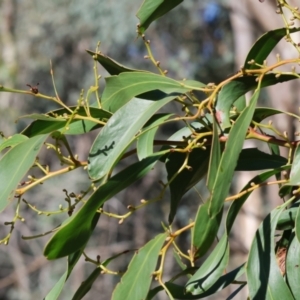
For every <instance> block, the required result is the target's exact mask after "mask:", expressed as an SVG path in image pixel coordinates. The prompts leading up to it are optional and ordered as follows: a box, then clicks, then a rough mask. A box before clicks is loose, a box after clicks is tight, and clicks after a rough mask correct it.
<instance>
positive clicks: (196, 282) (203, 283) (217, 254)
mask: <svg viewBox="0 0 300 300" xmlns="http://www.w3.org/2000/svg"><path fill="white" fill-rule="evenodd" d="M228 260H229V245H228V237H227V235H226V234H224V235H223V237H222V238H221V240H220V241H219V243H218V245H217V246H216V247H215V248H214V250H213V251H212V252H211V254H210V255H209V256H208V258H206V259H205V261H204V263H203V264H202V265H201V267H200V268H199V269H198V271H197V272H196V273H195V274H194V275H193V276H192V278H190V279H189V281H188V282H187V284H186V292H187V293H190V294H192V295H198V294H202V293H204V292H206V291H208V290H209V288H210V287H211V286H212V285H213V284H214V283H215V282H216V281H217V280H218V279H219V278H220V277H221V275H222V273H223V272H224V270H225V268H226V267H227V264H228Z"/></svg>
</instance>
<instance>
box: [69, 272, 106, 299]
mask: <svg viewBox="0 0 300 300" xmlns="http://www.w3.org/2000/svg"><path fill="white" fill-rule="evenodd" d="M100 273H101V269H100V268H98V267H97V268H96V269H95V270H94V271H93V272H92V273H91V274H90V275H89V277H88V278H87V279H86V280H85V281H83V282H82V283H81V285H80V287H79V288H78V290H77V291H76V293H75V295H74V296H73V298H72V300H80V299H82V298H83V297H84V296H85V295H86V294H87V293H88V292H89V290H90V289H91V287H92V285H93V283H94V282H95V281H96V279H97V278H98V276H99V275H100Z"/></svg>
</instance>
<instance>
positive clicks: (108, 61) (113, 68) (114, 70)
mask: <svg viewBox="0 0 300 300" xmlns="http://www.w3.org/2000/svg"><path fill="white" fill-rule="evenodd" d="M86 51H87V53H88V54H90V55H92V56H93V57H94V59H96V60H97V61H98V62H99V63H100V65H101V66H102V67H103V68H104V69H105V70H106V71H107V72H108V73H109V74H110V75H119V74H120V73H124V72H141V71H143V70H135V69H131V68H128V67H125V66H123V65H121V64H119V63H118V62H116V61H115V60H114V59H112V58H110V57H108V56H107V55H105V54H103V53H101V52H98V53H96V52H93V51H90V50H86ZM145 72H147V71H145Z"/></svg>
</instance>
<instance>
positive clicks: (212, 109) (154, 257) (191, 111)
mask: <svg viewBox="0 0 300 300" xmlns="http://www.w3.org/2000/svg"><path fill="white" fill-rule="evenodd" d="M181 2H182V0H176V1H175V0H174V1H160V0H146V1H145V2H144V3H143V5H142V6H141V8H140V10H139V11H138V13H137V16H138V18H139V19H140V24H139V25H138V27H137V34H138V37H139V38H140V39H141V40H142V41H143V42H144V44H145V47H146V48H147V51H148V56H147V58H148V59H149V61H151V62H152V63H153V64H154V65H155V66H156V68H157V71H158V72H157V74H156V73H151V72H148V71H144V70H138V69H130V68H127V67H125V66H123V65H120V64H118V63H117V62H116V61H114V60H113V59H111V58H109V57H108V56H106V55H104V54H103V53H101V52H100V51H99V48H97V50H96V52H92V51H88V53H89V54H90V55H91V56H92V58H93V59H94V61H95V67H94V72H95V82H94V85H93V86H92V87H91V88H90V89H89V90H88V91H87V93H86V95H84V94H82V95H81V97H80V99H79V100H78V101H77V103H76V105H75V106H67V105H66V104H65V103H64V102H63V101H62V100H61V99H60V97H59V96H58V94H57V92H56V89H55V96H47V95H44V94H42V93H40V91H39V89H38V88H39V87H38V86H34V87H30V90H16V89H13V88H8V87H5V86H3V85H1V86H0V91H1V92H11V93H20V94H24V95H31V96H35V97H37V98H41V99H46V100H50V101H54V102H55V103H56V104H57V105H58V106H60V108H58V109H57V110H55V111H51V112H49V113H46V114H33V115H31V116H30V117H31V118H32V119H33V121H32V123H31V124H30V125H29V126H28V127H26V128H25V129H24V130H23V131H21V132H20V133H18V134H15V135H13V136H12V137H10V138H5V137H4V138H3V140H2V143H1V145H0V149H1V150H4V149H6V150H5V151H6V152H5V154H4V155H3V156H2V158H1V160H0V185H1V190H0V208H1V210H3V209H5V207H6V206H8V205H15V206H16V210H15V217H14V218H13V220H12V221H11V222H8V223H7V224H8V225H10V226H11V230H10V231H9V233H8V234H7V236H5V237H3V238H2V240H1V243H2V244H5V245H7V244H9V239H10V236H11V234H13V228H14V226H16V225H17V224H16V223H17V222H19V221H22V217H21V215H22V209H23V208H24V207H28V206H29V207H31V208H32V209H33V210H34V209H35V207H33V206H30V205H29V204H28V203H26V201H25V203H24V201H22V200H24V195H25V194H26V192H27V191H29V190H31V189H34V188H35V187H36V186H37V185H39V184H40V183H42V182H45V181H46V180H48V179H50V178H52V177H55V176H61V175H63V174H65V173H68V172H72V171H73V170H75V169H77V168H83V169H84V170H86V172H87V173H88V176H89V178H90V188H89V189H88V190H87V191H86V192H85V193H78V194H75V193H73V194H72V195H71V194H68V193H67V192H66V194H67V197H68V199H69V201H68V206H67V207H61V208H60V209H61V212H68V216H67V217H66V219H65V221H64V222H63V223H62V224H61V225H60V226H58V227H57V228H55V229H53V230H51V234H52V236H51V237H50V239H49V241H48V242H47V244H46V245H45V248H44V255H45V257H47V258H48V259H49V260H55V259H58V258H63V257H65V258H66V259H67V261H68V268H67V270H66V272H65V273H64V275H63V276H62V277H61V278H60V280H59V281H58V282H57V283H56V285H55V286H54V287H53V289H52V290H51V291H50V292H49V293H48V295H47V296H46V298H45V299H47V300H49V299H57V297H58V296H59V294H60V292H61V290H62V289H63V286H64V283H65V281H66V280H67V279H68V277H69V276H70V275H71V272H72V270H73V268H74V266H75V265H76V263H77V261H78V259H79V258H80V257H81V256H85V258H86V260H87V261H88V262H89V263H93V264H94V265H95V269H94V271H93V272H92V273H91V274H90V276H89V277H88V278H87V279H86V281H84V282H83V283H82V285H81V286H80V287H78V290H77V291H76V293H75V295H74V297H73V299H81V298H82V297H83V296H84V295H85V294H86V293H87V292H88V290H89V289H90V288H91V286H92V284H93V283H94V281H95V280H96V279H97V277H98V276H99V275H100V274H101V273H102V274H106V273H109V274H116V276H119V277H120V282H119V283H118V284H117V285H116V287H115V290H114V292H113V294H112V299H114V300H117V299H119V300H124V299H130V300H135V299H136V300H140V299H148V300H149V299H153V298H154V297H155V295H156V294H157V293H159V292H160V291H163V290H164V291H165V292H166V294H167V296H168V297H169V299H200V298H203V297H206V296H208V295H211V294H214V293H216V292H218V291H219V290H221V289H223V288H225V287H226V286H228V285H229V284H232V283H235V284H240V287H243V286H244V285H247V286H248V290H249V297H250V299H300V289H299V278H300V268H299V263H300V262H299V258H300V255H299V254H300V213H299V202H298V195H299V192H300V188H299V186H300V165H299V159H300V147H299V143H298V141H297V140H292V139H290V138H289V137H288V136H289V135H288V134H287V133H286V132H280V131H279V129H278V128H276V126H275V125H273V123H272V122H266V121H265V119H266V118H268V117H270V116H274V115H280V114H288V115H289V116H291V117H292V118H295V119H296V120H300V117H299V116H298V115H294V114H291V113H289V112H283V111H279V110H277V109H276V108H270V107H257V101H258V99H259V96H260V92H261V89H262V88H264V87H266V86H271V85H275V84H279V83H282V82H286V81H290V80H299V77H300V76H299V74H298V73H296V72H295V69H293V68H292V70H291V71H290V72H284V71H282V69H281V67H282V66H285V65H292V66H293V65H296V64H299V63H300V59H299V53H300V48H299V44H297V43H296V42H295V41H293V39H292V37H291V33H293V32H296V31H299V30H300V28H295V27H293V22H290V21H289V20H286V18H285V14H284V12H285V9H287V10H290V11H291V12H292V14H293V16H294V19H298V20H299V19H300V14H299V12H298V9H297V8H293V7H291V6H289V4H288V3H287V2H286V1H285V0H278V12H279V14H281V15H282V17H283V19H284V21H285V24H286V26H285V27H284V28H280V29H274V30H272V31H269V32H267V33H265V34H264V35H263V36H262V37H261V38H259V39H258V41H257V42H256V43H255V44H254V46H253V47H252V48H251V49H250V51H249V54H248V56H247V57H245V63H244V65H243V66H242V67H241V69H240V70H239V71H238V72H236V73H235V74H234V75H232V76H230V77H228V78H227V79H226V80H224V81H222V82H220V83H217V84H213V83H202V82H198V81H195V80H182V81H177V80H174V79H172V78H170V77H168V74H167V72H166V71H164V70H163V69H162V68H161V66H160V62H159V61H157V60H156V59H155V58H154V57H153V54H152V52H151V47H150V41H149V40H147V39H146V37H145V31H146V30H147V28H148V26H149V25H150V24H151V22H153V21H154V20H155V19H157V18H158V17H161V16H162V15H164V14H165V13H167V12H168V11H170V10H171V9H173V8H174V7H176V6H177V5H179V4H180V3H181ZM281 39H285V40H286V42H287V45H288V43H289V44H291V45H292V46H293V47H295V48H296V50H297V52H298V55H297V56H296V57H291V58H289V59H287V60H281V59H280V57H279V56H278V61H277V62H276V63H275V64H272V65H269V64H268V63H267V62H266V58H267V57H268V55H269V54H270V53H271V51H272V50H273V49H274V47H275V46H276V44H277V43H278V42H279V41H280V40H281ZM98 62H99V63H100V64H101V65H102V66H103V67H104V68H105V69H106V70H107V71H108V72H109V73H110V75H111V76H109V77H107V78H106V79H105V88H104V90H103V92H102V93H101V92H100V89H99V79H100V75H99V74H98V69H97V64H98ZM52 76H53V73H52ZM53 84H54V81H53ZM54 88H55V85H54ZM196 91H197V93H196ZM249 91H252V97H251V99H250V100H249V104H248V105H247V104H246V100H245V94H246V93H247V92H249ZM199 94H201V95H202V96H201V98H200V99H199V97H198V96H197V95H199ZM92 99H95V101H94V100H92ZM93 101H94V102H93ZM171 101H173V102H175V103H176V105H178V106H179V108H180V109H181V111H182V113H181V114H178V115H174V114H172V113H160V112H159V111H160V110H161V109H162V108H163V107H165V106H166V105H167V104H168V103H170V102H171ZM170 122H172V123H177V124H178V125H177V126H180V128H181V129H180V130H178V131H177V132H175V133H174V134H172V136H170V137H168V138H167V139H165V140H159V141H157V140H156V139H155V135H156V133H157V132H158V130H160V128H161V127H162V126H164V125H165V124H167V123H170ZM99 128H101V130H100V131H99V134H98V135H97V137H96V138H95V140H94V142H93V144H92V146H91V149H90V151H89V154H88V157H87V158H86V160H79V158H78V156H77V155H75V154H74V153H73V151H72V148H71V147H70V144H69V142H68V141H69V140H70V139H71V138H72V136H74V135H82V134H85V133H87V132H90V131H92V130H95V129H99ZM292 135H293V134H292ZM246 139H254V140H258V141H260V142H263V143H266V145H267V146H268V149H269V152H263V151H260V150H258V149H257V148H247V149H245V148H243V147H244V141H245V140H246ZM158 145H160V148H157V146H158ZM154 146H156V147H154ZM129 147H130V149H129ZM42 148H47V149H48V150H47V151H50V150H51V151H53V150H54V151H55V153H56V154H57V158H58V160H59V161H60V163H61V164H62V165H63V166H62V168H61V169H59V170H56V171H51V169H50V168H49V167H48V166H44V165H43V163H42V162H39V161H38V160H37V155H38V153H39V152H40V151H41V149H42ZM281 148H286V149H287V150H288V151H287V152H288V155H287V157H283V156H281V155H280V149H281ZM154 149H155V150H154ZM157 149H158V150H157ZM66 151H67V152H68V154H67V155H64V154H63V153H66ZM128 156H132V157H133V156H134V157H135V158H136V161H135V162H134V163H132V164H130V165H129V166H128V167H126V168H125V169H123V170H122V171H119V172H118V173H116V172H114V170H115V168H116V167H118V166H119V163H120V161H122V160H123V159H125V158H127V157H128ZM157 164H164V165H165V168H166V172H167V178H161V181H162V182H163V185H162V187H161V192H160V194H159V195H157V197H156V198H154V199H143V200H141V202H140V204H139V205H137V206H130V207H128V213H127V214H125V215H121V216H119V215H113V214H110V215H111V216H112V217H115V218H116V222H120V223H121V222H122V221H123V220H124V219H126V218H134V217H135V211H136V210H139V209H144V210H147V208H148V206H149V205H151V203H153V202H154V201H159V200H160V199H162V198H163V197H164V196H166V195H170V199H169V203H170V211H169V215H168V224H163V226H162V227H161V233H160V234H158V235H157V236H154V237H153V239H151V240H150V241H148V242H147V243H146V244H145V245H144V246H143V247H141V248H140V249H138V250H137V251H136V252H135V254H134V255H133V257H132V259H131V262H130V263H129V265H128V268H127V270H126V272H125V273H118V272H117V271H114V270H111V269H109V266H108V265H109V263H110V262H111V261H112V260H114V259H115V258H116V257H118V256H120V255H123V253H120V254H118V255H115V256H112V257H111V258H109V259H107V260H104V261H101V260H100V258H99V257H98V258H97V259H93V258H90V257H88V256H87V255H86V253H85V247H86V244H87V242H88V241H89V239H90V237H91V235H92V233H93V230H94V228H95V226H96V224H97V222H98V220H99V218H100V217H101V215H102V214H107V212H106V211H105V206H104V204H105V203H106V202H107V201H110V199H111V198H112V197H113V196H114V195H116V194H117V193H119V192H120V191H122V190H124V189H127V188H128V186H129V185H131V184H133V183H134V182H136V181H138V180H139V179H141V178H142V177H143V176H147V173H149V172H150V171H151V170H152V169H153V168H155V167H156V165H157ZM33 167H35V168H39V169H40V170H41V172H42V175H41V176H40V177H33V176H30V172H31V170H32V168H33ZM118 169H119V168H118ZM237 170H238V171H249V170H256V171H259V173H258V175H257V176H255V177H254V178H252V179H251V180H250V181H249V183H248V184H246V185H245V186H244V187H242V189H241V190H240V191H239V192H238V193H237V194H233V195H232V194H230V187H231V185H232V181H233V176H234V173H235V171H237ZM115 173H116V174H115ZM28 174H29V175H28ZM26 175H27V177H25V176H26ZM273 176H275V180H273V181H269V178H271V177H273ZM24 178H26V179H25V180H24ZM203 178H205V180H206V187H207V189H208V191H209V197H208V198H207V199H206V201H205V203H202V202H199V207H198V211H197V213H196V215H195V216H191V219H188V220H186V224H185V225H184V226H183V227H182V228H179V229H177V230H173V229H172V223H173V221H174V218H175V216H176V212H177V209H178V206H179V202H180V200H181V198H182V197H183V195H184V194H185V193H186V192H187V191H188V190H190V189H191V188H192V187H193V186H195V184H197V183H198V182H199V181H200V180H202V179H203ZM271 184H273V185H277V186H278V192H279V195H280V197H281V198H282V200H283V202H282V205H280V206H278V207H276V208H275V209H274V210H272V211H271V212H270V213H269V214H268V215H267V217H266V218H265V219H264V221H263V222H262V224H261V225H260V227H259V228H258V230H257V233H256V235H255V237H254V239H253V242H252V246H251V249H250V252H249V255H248V260H247V261H246V262H245V263H244V264H242V265H241V266H239V267H238V268H236V269H234V270H232V271H230V272H226V268H227V266H228V263H229V256H230V251H229V250H230V245H229V236H230V232H231V229H232V226H233V224H234V222H235V219H236V217H237V215H238V213H239V211H240V209H241V208H242V207H243V204H244V203H245V201H246V200H247V198H248V197H249V195H250V194H251V193H252V192H253V191H254V190H257V189H259V188H261V187H266V186H268V185H271ZM167 190H169V191H170V193H169V194H168V193H165V192H166V191H167ZM226 202H230V203H231V205H230V207H229V209H228V210H227V213H226V214H225V213H224V204H225V203H226ZM37 217H38V216H37ZM50 217H51V216H50ZM193 217H194V219H192V218H193ZM222 219H223V222H222ZM221 222H222V223H221ZM220 227H222V228H221V229H220ZM275 231H277V237H276V240H275ZM186 232H190V233H191V234H190V236H191V242H190V249H189V250H188V251H187V252H186V250H183V249H180V247H179V245H178V243H177V240H178V237H179V236H180V235H182V234H183V233H186ZM218 232H222V236H221V237H220V238H219V239H217V240H216V238H217V233H218ZM278 236H279V237H278ZM216 241H217V242H216ZM28 242H30V241H28ZM212 245H215V246H214V247H212ZM8 247H9V245H8ZM170 249H173V250H175V251H174V255H175V256H176V260H177V262H178V263H179V262H180V261H181V262H180V266H181V267H182V271H181V272H179V273H177V274H171V275H172V277H170V278H165V276H164V277H163V273H164V268H165V257H166V253H167V252H168V251H170ZM125 250H126V249H124V251H125ZM279 254H280V255H281V259H283V260H284V261H285V265H286V267H285V268H281V269H280V267H279V265H278V262H277V260H278V259H277V258H278V256H279ZM204 255H206V259H205V260H204V262H203V263H202V264H200V263H199V258H202V257H203V256H204ZM202 261H203V260H202ZM244 273H245V274H246V278H247V280H246V281H237V279H238V278H239V277H240V276H241V275H242V274H244ZM179 277H181V278H187V279H186V283H185V285H179V284H178V283H176V280H177V279H178V278H179ZM155 279H156V280H157V281H156V282H157V284H156V286H155V284H152V283H153V282H154V280H155ZM238 290H239V289H238ZM45 293H47V291H45Z"/></svg>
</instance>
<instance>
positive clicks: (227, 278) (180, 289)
mask: <svg viewBox="0 0 300 300" xmlns="http://www.w3.org/2000/svg"><path fill="white" fill-rule="evenodd" d="M244 272H245V265H244V264H243V265H241V266H239V267H238V268H236V269H234V270H232V271H231V272H229V273H227V274H225V275H223V276H221V277H220V278H219V279H218V280H217V282H215V284H214V285H213V286H212V287H211V288H210V289H208V290H207V291H206V292H204V293H203V294H200V295H191V294H189V293H187V292H186V289H185V287H184V286H179V285H177V284H174V283H173V282H166V283H165V284H166V286H167V288H168V290H169V291H170V292H171V294H172V296H173V297H174V298H175V299H186V300H192V299H202V298H206V297H208V296H210V295H213V294H215V293H216V292H218V291H220V290H222V289H224V288H225V287H227V286H228V285H229V284H230V283H232V282H233V281H234V280H237V279H238V278H239V277H240V276H242V275H243V274H244ZM162 290H163V288H162V287H161V286H158V287H156V288H154V289H152V290H151V291H150V292H149V294H148V296H147V298H146V300H151V299H153V297H154V296H155V295H156V294H157V293H159V292H160V291H162Z"/></svg>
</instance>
